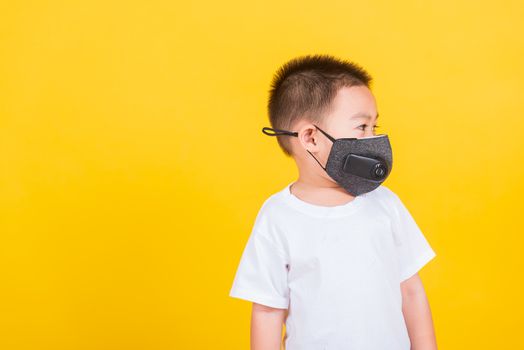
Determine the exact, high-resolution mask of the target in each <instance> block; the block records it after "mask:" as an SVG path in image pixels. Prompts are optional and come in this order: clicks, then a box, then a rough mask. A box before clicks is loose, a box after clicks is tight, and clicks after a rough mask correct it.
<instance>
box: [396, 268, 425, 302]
mask: <svg viewBox="0 0 524 350" xmlns="http://www.w3.org/2000/svg"><path fill="white" fill-rule="evenodd" d="M400 290H401V292H402V297H403V298H404V297H408V296H413V295H417V294H419V293H424V292H425V291H424V285H423V284H422V280H421V279H420V276H419V274H418V273H415V274H414V275H413V276H411V277H409V278H408V279H406V280H404V281H402V282H401V283H400Z"/></svg>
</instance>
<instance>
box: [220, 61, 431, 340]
mask: <svg viewBox="0 0 524 350" xmlns="http://www.w3.org/2000/svg"><path fill="white" fill-rule="evenodd" d="M370 82H371V77H370V75H369V74H368V73H367V72H366V71H365V70H364V69H362V68H361V67H359V66H358V65H356V64H354V63H352V62H349V61H343V60H339V59H337V58H335V57H333V56H328V55H313V56H310V55H308V56H303V57H299V58H295V59H293V60H291V61H289V62H288V63H286V64H285V65H283V66H282V67H281V68H280V69H279V71H278V72H277V74H276V75H275V77H274V79H273V82H272V86H271V90H270V96H269V106H268V111H269V118H270V122H271V126H272V127H273V128H264V129H263V132H264V133H266V134H267V135H271V136H277V140H278V144H279V146H280V147H281V148H282V150H283V151H284V153H285V154H286V155H287V156H291V157H293V159H294V160H295V162H296V164H297V167H298V171H299V177H298V179H297V180H296V181H295V182H293V183H289V184H288V185H287V186H286V187H285V188H283V189H282V190H281V191H279V192H277V193H275V194H273V195H271V196H270V197H269V198H268V199H267V200H266V201H265V202H264V203H263V204H262V206H261V208H260V210H259V212H258V215H257V217H256V219H255V223H254V226H253V229H252V232H251V235H250V237H249V239H248V241H247V244H246V246H245V248H244V252H243V254H242V257H241V260H240V264H239V266H238V269H237V272H236V275H235V279H234V281H233V286H232V288H231V291H230V293H229V295H230V296H231V297H235V298H241V299H245V300H249V301H251V302H253V304H252V305H253V306H252V316H251V348H252V349H253V350H262V349H264V350H266V349H267V350H278V349H280V348H281V345H282V344H281V343H282V342H284V346H285V349H287V350H325V349H329V350H333V349H340V350H342V349H344V350H352V349H370V350H409V349H415V350H420V349H424V350H430V349H436V348H437V346H436V340H435V334H434V330H433V323H432V318H431V311H430V308H429V304H428V301H427V299H426V295H425V291H424V288H423V285H422V282H421V280H420V278H419V276H418V273H417V272H418V271H419V270H420V269H421V268H422V267H423V266H424V265H425V264H426V263H427V262H429V261H430V260H431V259H433V258H434V257H435V256H436V254H435V252H434V250H433V249H432V248H431V246H430V245H429V243H428V242H427V240H426V239H425V237H424V235H423V234H422V232H421V231H420V229H419V227H418V226H417V224H416V223H415V221H414V219H413V218H412V216H411V215H410V213H409V212H408V210H407V208H406V207H405V206H404V205H403V203H402V201H401V200H400V198H399V197H398V196H397V195H396V194H395V193H394V192H393V191H392V190H390V189H389V188H387V187H386V186H384V185H382V182H383V181H384V180H385V178H386V177H387V176H388V175H389V173H390V172H391V167H392V156H391V148H390V144H389V141H388V138H387V135H384V134H382V135H376V133H375V128H376V127H377V125H376V122H377V118H378V112H377V106H376V102H375V99H374V97H373V95H372V93H371V91H370V88H369V87H370ZM267 130H271V131H273V133H268V132H267ZM319 165H320V166H319ZM284 323H285V326H286V333H285V336H284V337H282V325H283V324H284Z"/></svg>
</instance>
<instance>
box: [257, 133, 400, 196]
mask: <svg viewBox="0 0 524 350" xmlns="http://www.w3.org/2000/svg"><path fill="white" fill-rule="evenodd" d="M315 127H316V128H317V129H318V130H320V131H321V132H322V133H323V134H324V135H325V136H326V137H327V138H329V139H330V140H331V142H333V146H332V147H331V151H330V152H329V156H328V160H327V163H326V166H325V167H324V166H322V164H320V162H319V161H318V159H317V158H316V157H315V156H314V155H313V154H312V153H311V152H309V150H308V153H309V154H310V155H311V156H312V157H313V158H315V160H316V161H317V163H318V164H319V165H320V166H321V167H322V169H324V171H325V172H326V173H327V174H328V175H329V176H330V177H331V178H332V179H333V180H334V181H335V182H337V183H338V184H339V185H340V186H341V187H342V188H344V189H345V190H346V191H347V192H348V193H349V194H351V195H353V196H359V195H361V194H364V193H367V192H371V191H373V190H374V189H376V188H377V187H379V186H380V185H381V184H382V183H383V182H384V181H385V180H386V178H387V177H388V176H389V174H390V173H391V169H392V166H393V154H392V151H391V144H390V143H389V138H388V135H386V134H380V135H376V136H370V137H364V138H355V137H346V138H339V139H335V138H333V137H332V136H331V135H329V134H328V133H326V132H325V131H324V130H322V129H320V128H319V127H318V126H316V125H315ZM266 130H270V131H273V133H268V132H267V131H266ZM262 132H263V133H264V134H266V135H269V136H279V135H287V136H295V137H298V132H292V131H287V130H279V129H273V128H268V127H265V128H262Z"/></svg>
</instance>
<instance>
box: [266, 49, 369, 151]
mask: <svg viewBox="0 0 524 350" xmlns="http://www.w3.org/2000/svg"><path fill="white" fill-rule="evenodd" d="M371 81H372V77H371V76H370V75H369V73H368V72H366V71H365V70H364V69H363V68H362V67H360V66H359V65H358V64H356V63H354V62H351V61H348V60H342V59H338V58H336V57H334V56H331V55H305V56H300V57H296V58H294V59H292V60H290V61H288V62H286V63H285V64H284V65H282V66H281V67H280V68H279V69H278V71H277V72H276V73H275V75H274V77H273V80H272V82H271V89H270V90H269V101H268V114H269V121H270V123H271V127H273V128H275V129H284V130H290V131H293V130H291V129H290V128H291V127H292V126H293V124H294V123H295V122H296V121H297V120H299V119H307V120H310V121H311V122H320V121H321V120H322V119H323V117H324V114H325V112H327V111H328V110H329V108H330V107H331V104H332V102H333V100H334V98H335V96H336V94H337V92H338V90H339V89H340V88H341V87H344V86H346V87H351V86H356V85H365V86H367V87H368V88H369V87H370V85H371ZM277 140H278V143H279V145H280V148H282V150H283V151H284V153H285V154H286V155H287V156H291V155H292V152H291V145H290V143H289V136H277Z"/></svg>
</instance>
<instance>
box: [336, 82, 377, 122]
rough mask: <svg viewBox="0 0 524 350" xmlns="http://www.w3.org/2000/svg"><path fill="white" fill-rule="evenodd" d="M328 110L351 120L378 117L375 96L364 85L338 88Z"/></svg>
mask: <svg viewBox="0 0 524 350" xmlns="http://www.w3.org/2000/svg"><path fill="white" fill-rule="evenodd" d="M330 110H331V113H330V114H332V115H338V116H343V117H344V118H346V119H347V118H349V119H351V120H357V119H368V120H371V119H376V118H378V110H377V104H376V100H375V97H374V96H373V93H372V92H371V90H370V89H369V88H368V87H366V86H351V87H343V88H340V89H339V90H338V92H337V95H336V96H335V98H334V100H333V103H332V105H331V108H330Z"/></svg>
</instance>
